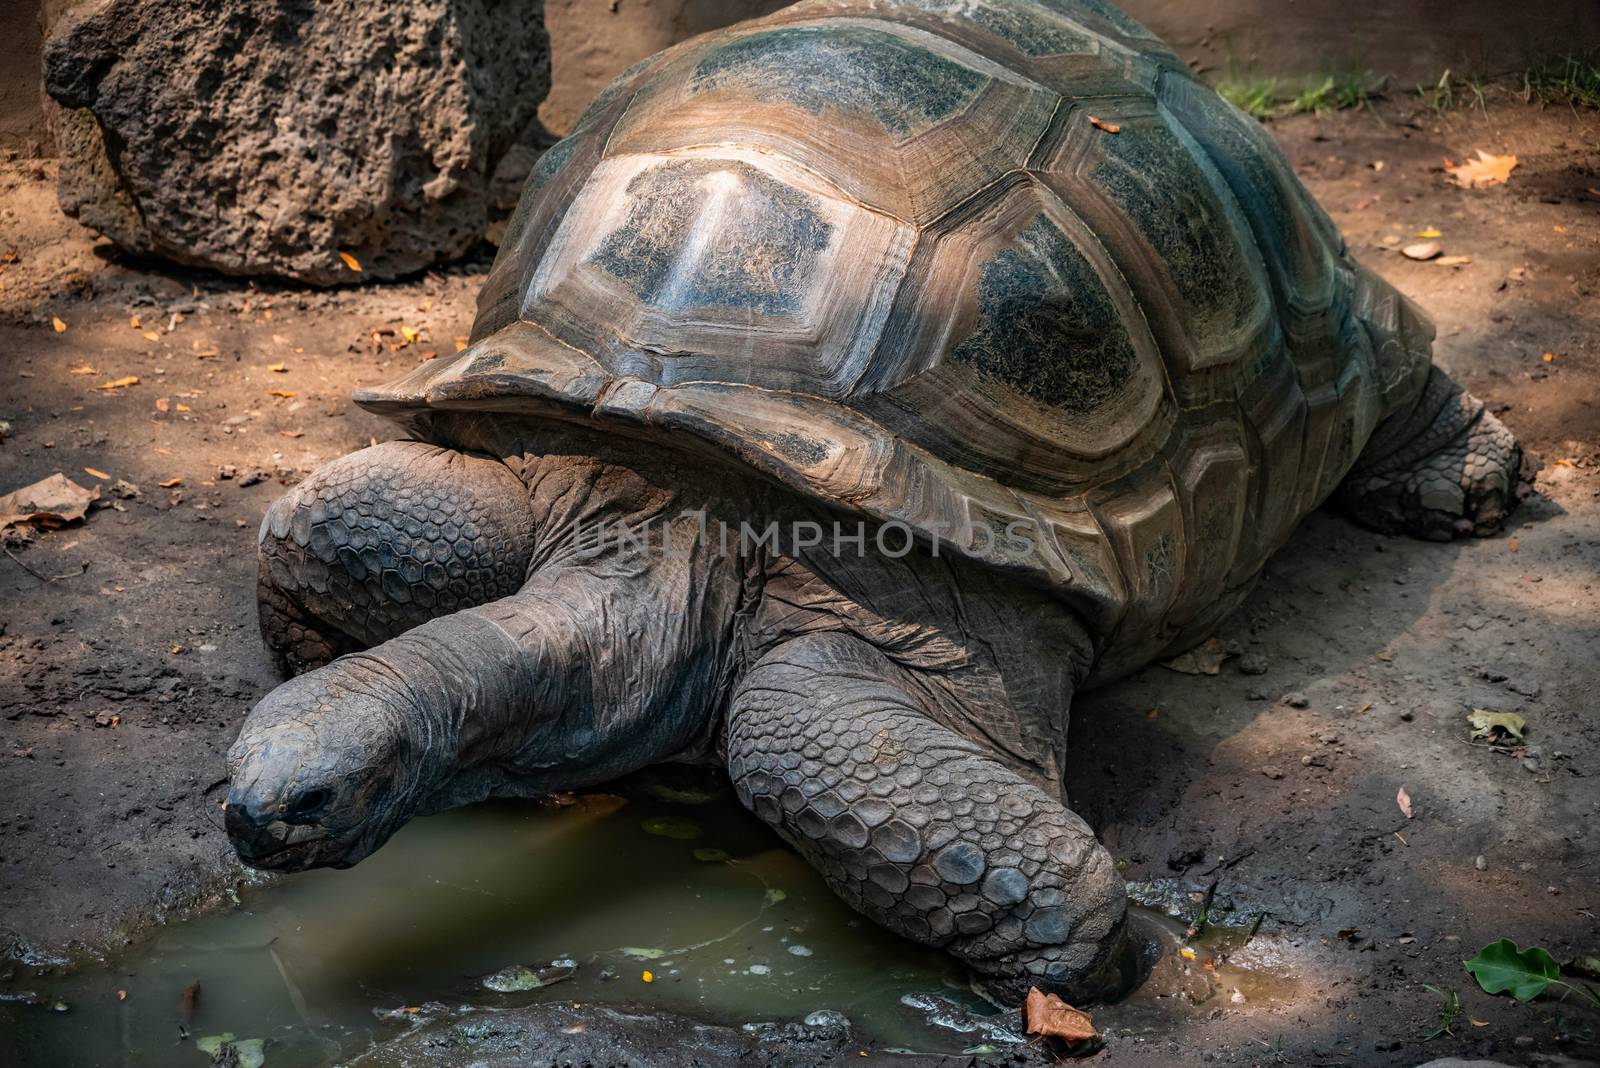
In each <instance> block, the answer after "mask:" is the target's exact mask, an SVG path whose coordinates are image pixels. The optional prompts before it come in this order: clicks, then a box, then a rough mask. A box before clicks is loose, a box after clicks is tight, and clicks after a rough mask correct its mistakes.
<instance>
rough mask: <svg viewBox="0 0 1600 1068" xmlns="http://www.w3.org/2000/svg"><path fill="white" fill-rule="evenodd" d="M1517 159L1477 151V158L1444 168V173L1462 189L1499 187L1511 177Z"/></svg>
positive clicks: (1480, 150)
mask: <svg viewBox="0 0 1600 1068" xmlns="http://www.w3.org/2000/svg"><path fill="white" fill-rule="evenodd" d="M1516 166H1517V157H1515V156H1491V155H1490V154H1489V153H1487V152H1485V151H1484V150H1483V149H1481V148H1480V149H1478V158H1477V159H1469V160H1467V161H1466V162H1465V163H1463V164H1461V165H1459V166H1455V167H1451V166H1449V165H1446V166H1445V173H1446V174H1448V175H1450V180H1451V181H1453V182H1455V183H1456V185H1459V186H1460V187H1461V188H1463V189H1479V188H1482V187H1483V186H1486V185H1500V184H1501V183H1503V182H1505V181H1506V180H1507V179H1509V178H1510V177H1511V172H1512V171H1513V170H1515V169H1516Z"/></svg>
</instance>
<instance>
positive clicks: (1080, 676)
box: [227, 0, 1520, 999]
mask: <svg viewBox="0 0 1600 1068" xmlns="http://www.w3.org/2000/svg"><path fill="white" fill-rule="evenodd" d="M1432 338H1433V329H1432V326H1431V324H1430V323H1429V321H1428V319H1427V317H1426V316H1425V315H1424V314H1423V313H1422V312H1421V311H1419V310H1418V309H1417V308H1416V307H1415V306H1414V305H1413V304H1412V303H1411V302H1410V301H1409V300H1407V299H1406V298H1404V297H1402V296H1401V295H1400V294H1398V293H1397V292H1396V291H1395V290H1394V289H1392V288H1391V287H1390V286H1389V285H1387V284H1386V283H1385V282H1383V281H1382V280H1381V279H1379V278H1378V277H1377V276H1376V275H1374V274H1373V273H1372V272H1370V271H1368V270H1367V269H1365V268H1363V267H1362V266H1361V265H1360V264H1358V263H1357V262H1356V260H1355V258H1354V257H1353V256H1352V255H1351V254H1350V252H1349V250H1348V249H1347V248H1346V247H1345V245H1344V243H1343V241H1342V240H1341V238H1340V236H1339V234H1338V232H1337V230H1336V228H1335V227H1334V226H1333V225H1332V223H1331V222H1330V221H1329V219H1328V217H1327V216H1326V215H1325V214H1324V213H1323V212H1322V211H1321V210H1320V209H1319V208H1318V206H1317V205H1316V204H1315V203H1314V202H1313V201H1312V199H1311V197H1310V196H1309V195H1308V194H1307V192H1306V191H1305V189H1304V188H1302V187H1301V185H1300V184H1299V182H1298V181H1296V179H1295V178H1294V176H1293V174H1292V173H1291V172H1290V169H1289V167H1288V166H1287V164H1286V163H1285V161H1284V158H1283V156H1282V155H1281V154H1280V153H1279V151H1278V150H1277V148H1276V147H1275V146H1274V144H1273V142H1272V139H1271V137H1270V136H1269V135H1268V133H1267V132H1266V131H1265V130H1264V129H1263V128H1262V127H1261V126H1260V125H1258V124H1257V123H1256V122H1254V121H1252V120H1251V119H1249V118H1247V117H1246V116H1245V115H1243V114H1242V113H1240V112H1239V111H1237V110H1236V109H1235V108H1233V107H1232V106H1230V105H1229V104H1227V103H1225V102H1224V101H1223V100H1222V99H1221V98H1220V97H1218V95H1217V94H1216V93H1215V92H1213V91H1212V90H1211V89H1209V88H1207V87H1206V86H1205V85H1204V84H1202V83H1201V82H1200V81H1198V80H1196V78H1195V77H1194V76H1193V75H1192V74H1191V72H1190V71H1189V70H1188V69H1187V68H1186V67H1185V66H1184V64H1183V63H1182V62H1181V61H1180V60H1179V59H1178V58H1177V57H1176V56H1174V55H1173V54H1172V53H1171V52H1170V51H1169V50H1168V49H1167V48H1165V47H1164V46H1163V45H1162V44H1161V43H1160V42H1159V41H1158V40H1156V39H1155V38H1154V37H1152V36H1151V35H1150V34H1149V33H1148V32H1147V31H1146V30H1144V29H1143V28H1142V27H1140V26H1139V25H1138V24H1137V23H1135V22H1134V21H1132V20H1131V19H1129V18H1128V17H1127V16H1125V15H1123V14H1122V13H1120V12H1119V11H1117V10H1116V9H1115V8H1113V7H1112V6H1110V5H1109V4H1108V3H1106V2H1104V0H1037V2H1035V0H808V2H805V3H800V4H796V5H795V6H793V7H790V8H787V9H785V10H782V11H780V12H778V13H776V14H774V15H772V16H770V17H768V18H764V19H761V20H758V21H753V22H747V23H743V24H741V25H737V26H734V27H732V28H729V29H726V30H722V31H719V32H716V33H711V34H707V35H705V36H702V37H698V38H695V39H693V40H691V41H688V42H685V43H683V44H680V45H677V46H676V47H673V48H670V49H668V50H667V51H665V52H662V53H660V54H659V55H657V56H655V57H653V58H651V59H648V60H646V61H644V62H642V63H640V64H638V65H637V66H636V67H634V68H632V69H631V70H629V71H627V72H625V73H624V74H623V75H622V76H621V77H619V78H618V79H617V80H616V81H615V82H614V83H613V84H612V85H611V86H610V87H609V88H607V89H606V90H605V91H604V92H603V93H602V94H601V96H600V97H599V98H598V99H597V100H596V101H595V102H594V104H593V106H592V107H590V108H589V110H588V112H587V113H586V114H585V115H584V116H583V118H582V120H581V121H580V122H579V124H578V126H577V128H576V130H575V131H574V132H573V133H572V135H571V136H570V137H568V138H567V139H565V140H564V141H561V142H560V143H559V144H557V145H556V146H555V147H553V148H551V149H550V150H549V151H548V152H546V153H545V154H544V156H543V157H542V158H541V159H540V160H539V162H538V164H537V167H536V168H535V171H534V173H533V175H532V177H531V178H530V181H529V185H528V188H527V190H526V192H525V193H524V194H523V197H522V201H521V205H520V207H519V208H518V209H517V212H516V215H515V217H514V219H513V220H512V223H511V225H510V227H509V230H508V232H507V234H506V237H505V240H504V243H503V247H502V248H501V251H500V255H499V258H498V260H497V261H496V263H495V266H494V268H493V271H492V272H491V274H490V275H489V278H488V281H487V283H486V284H485V286H484V290H483V293H482V296H481V298H480V302H479V310H478V315H477V320H476V324H475V326H474V329H473V333H472V337H471V344H470V345H469V346H468V347H467V348H465V350H464V351H461V352H459V353H457V354H456V355H455V356H454V358H451V359H441V360H436V361H433V362H428V363H424V364H421V365H419V366H418V367H417V368H416V370H414V371H413V372H412V373H410V374H407V375H405V376H404V377H402V378H400V379H399V380H398V381H396V382H394V383H392V384H390V385H387V386H383V387H380V388H373V389H364V390H361V391H359V392H358V393H357V394H356V401H357V402H358V403H359V404H361V405H362V406H364V407H366V408H368V409H371V410H372V411H375V412H380V413H383V414H384V415H387V416H390V417H392V418H393V419H394V420H396V421H397V422H398V423H399V424H400V425H401V426H402V427H404V428H405V430H406V431H407V432H408V435H409V436H408V438H407V439H406V440H397V441H390V442H386V443H384V444H380V445H376V446H375V447H373V448H369V449H364V450H362V451H360V452H357V453H354V454H352V455H350V456H347V457H344V458H343V459H339V460H336V461H334V462H332V463H330V464H328V465H326V466H324V467H322V468H321V469H319V470H318V471H317V472H315V473H314V474H312V475H311V476H310V477H309V478H308V479H307V480H306V481H304V482H303V483H301V484H300V485H299V486H297V487H295V488H294V489H293V490H292V491H291V492H290V493H289V494H288V495H287V496H285V497H284V498H283V499H281V500H279V501H278V502H277V503H276V504H274V505H273V506H272V508H271V510H270V511H269V513H268V514H267V517H266V519H265V522H264V523H263V524H262V527H261V536H260V561H261V569H260V597H259V600H260V613H261V625H262V630H263V633H264V634H265V637H266V641H267V643H268V645H269V646H270V647H271V649H272V650H273V652H274V653H275V654H276V656H277V657H278V659H279V660H280V662H281V664H282V666H283V667H284V668H285V669H287V670H290V671H293V672H297V673H299V674H297V675H296V676H295V677H294V678H292V679H290V680H289V681H287V682H285V683H284V684H283V685H281V686H280V687H278V688H277V689H276V690H275V691H273V692H272V693H271V694H270V695H268V696H267V697H266V699H265V700H263V701H262V702H261V703H260V704H259V705H258V706H257V707H256V708H255V710H254V711H253V712H251V714H250V715H249V717H248V719H247V720H246V722H245V724H244V727H243V730H242V732H241V734H240V736H239V740H238V742H237V743H236V744H235V745H234V747H233V749H232V751H231V753H230V755H229V764H230V768H231V772H232V789H231V792H230V794H229V797H228V804H227V826H228V829H229V832H230V834H231V836H232V840H233V842H234V843H235V845H236V847H237V849H238V852H239V854H240V855H241V856H242V857H243V858H244V859H245V860H246V861H248V862H249V863H251V864H253V865H256V866H258V867H263V868H274V869H294V868H305V867H311V866H317V865H332V866H346V865H350V864H354V863H356V862H357V861H359V860H361V859H362V858H363V857H365V856H367V855H368V854H369V853H371V852H372V851H373V850H374V849H377V848H378V846H379V845H381V844H382V843H383V842H384V840H385V839H387V838H388V837H389V836H390V835H391V834H393V833H394V831H395V830H396V828H398V827H400V826H401V825H402V824H403V823H405V822H406V820H408V819H410V818H411V817H412V816H415V815H418V814H420V813H428V812H437V811H439V810H441V809H446V808H450V807H452V806H457V805H464V804H468V803H470V802H474V801H478V800H480V799H483V798H488V797H497V796H502V797H503V796H515V797H527V796H534V795H539V794H543V793H546V792H548V791H557V790H567V789H574V788H581V787H587V786H591V785H593V784H597V783H602V782H605V781H607V780H612V779H615V778H616V777H618V776H620V775H623V774H625V773H628V772H630V771H633V770H635V769H639V768H641V767H643V766H646V765H650V764H655V763H660V762H669V761H676V762H713V763H724V762H725V764H726V768H727V771H728V773H729V775H730V776H731V778H732V781H733V784H734V787H735V789H736V791H737V794H738V796H739V798H740V800H741V801H742V802H743V803H744V804H746V805H747V806H749V807H750V808H751V809H752V810H753V811H754V812H755V813H756V814H757V815H758V816H759V817H760V818H761V819H763V820H764V821H766V822H767V823H769V824H770V825H771V826H772V827H773V828H774V829H775V830H776V831H777V833H778V834H780V835H781V836H782V837H783V838H784V839H786V840H787V841H788V842H789V843H791V844H792V845H793V846H794V848H796V849H797V850H799V851H800V852H801V853H802V854H803V855H804V856H805V857H806V858H807V859H808V860H809V861H810V862H811V863H812V864H814V865H815V866H816V867H817V868H818V869H820V871H821V872H822V874H823V875H824V876H825V878H826V879H827V881H828V883H829V885H830V886H832V887H833V889H834V890H835V891H837V892H838V893H839V895H840V896H842V897H843V898H844V899H845V900H846V901H848V902H849V903H850V904H851V905H852V906H854V907H855V908H856V909H858V910H860V911H861V912H862V913H864V914H865V915H867V916H868V917H870V918H871V919H873V920H874V921H876V922H877V923H880V924H882V925H883V926H885V927H887V928H889V929H891V930H893V931H895V932H897V933H899V934H901V935H903V936H904V937H906V938H909V939H912V940H914V941H917V942H920V943H923V944H926V945H931V946H938V947H942V948H943V949H945V950H947V951H948V952H950V953H952V954H954V955H955V956H956V957H957V958H959V959H960V960H962V961H964V962H966V964H967V965H969V966H970V968H971V970H972V972H973V974H974V978H975V981H976V982H977V983H978V984H979V986H980V988H981V989H983V990H985V991H987V992H988V993H990V994H991V996H993V997H995V998H997V999H1016V998H1019V997H1020V996H1021V995H1022V994H1023V993H1024V992H1026V990H1027V989H1028V988H1029V987H1030V986H1035V985H1036V986H1039V987H1041V988H1045V989H1047V990H1053V991H1057V992H1060V993H1062V994H1063V995H1065V996H1067V997H1069V998H1073V999H1083V998H1091V997H1095V996H1103V995H1105V994H1107V993H1108V992H1110V991H1113V990H1115V989H1116V987H1117V986H1118V985H1119V984H1120V983H1122V982H1123V981H1124V979H1125V973H1126V961H1127V952H1126V947H1127V945H1128V943H1129V941H1130V939H1129V938H1128V935H1127V932H1126V917H1125V900H1124V891H1123V886H1122V883H1121V881H1120V879H1119V877H1118V874H1117V870H1116V867H1115V865H1114V864H1113V862H1112V859H1111V857H1110V855H1109V854H1108V853H1107V852H1106V850H1105V849H1104V847H1102V846H1101V845H1100V844H1099V843H1098V842H1097V841H1096V839H1095V836H1094V834H1093V832H1092V831H1091V830H1090V829H1089V827H1088V826H1086V825H1085V824H1084V822H1083V821H1082V820H1081V819H1079V818H1078V817H1077V816H1076V815H1074V814H1073V813H1072V812H1071V811H1069V810H1068V808H1067V807H1066V804H1065V796H1066V795H1065V793H1064V787H1063V782H1062V772H1063V766H1064V760H1063V757H1064V752H1065V749H1066V746H1067V743H1068V731H1067V721H1068V707H1069V705H1070V703H1071V700H1072V696H1073V694H1074V693H1076V692H1078V691H1079V690H1082V689H1085V688H1087V687H1090V686H1094V685H1097V684H1099V683H1103V682H1106V681H1107V680H1110V679H1114V678H1116V677H1118V676H1120V675H1123V674H1125V673H1127V672H1128V671H1130V670H1132V669H1134V668H1136V667H1138V666H1140V665H1142V664H1145V663H1147V662H1149V661H1151V660H1152V659H1153V658H1157V657H1161V656H1164V655H1171V654H1173V653H1175V652H1177V651H1180V650H1183V649H1185V648H1187V647H1189V646H1191V645H1193V644H1194V643H1196V642H1197V641H1199V640H1201V639H1202V638H1204V637H1205V635H1206V634H1207V633H1208V632H1209V631H1210V630H1211V629H1212V628H1213V627H1214V626H1215V625H1216V624H1217V622H1218V621H1219V620H1220V619H1222V617H1224V616H1225V615H1227V613H1228V612H1230V611H1231V610H1232V609H1233V608H1234V607H1235V606H1236V605H1238V604H1239V602H1240V599H1241V598H1242V597H1243V596H1244V595H1245V593H1246V592H1247V591H1248V590H1249V589H1250V586H1251V583H1252V581H1253V580H1254V579H1255V576H1256V575H1257V574H1258V572H1259V571H1260V570H1261V567H1262V565H1263V562H1264V561H1265V560H1266V559H1267V557H1268V556H1269V555H1270V554H1271V553H1272V552H1273V551H1274V550H1275V549H1277V548H1278V547H1279V546H1281V545H1282V544H1283V543H1284V541H1285V539H1286V538H1287V537H1288V536H1289V534H1290V532H1291V531H1292V530H1293V529H1294V527H1295V524H1296V523H1297V522H1298V521H1299V520H1300V518H1301V517H1302V516H1304V515H1305V514H1306V513H1307V512H1308V511H1310V510H1311V509H1313V508H1316V507H1318V506H1319V505H1320V504H1322V503H1323V502H1324V501H1327V500H1330V499H1331V500H1332V501H1334V502H1336V503H1337V505H1338V506H1339V507H1341V508H1343V509H1344V510H1345V511H1347V512H1348V513H1349V514H1350V516H1351V517H1352V518H1354V519H1355V520H1356V521H1357V522H1361V523H1364V524H1367V525H1369V526H1372V527H1376V528H1378V529H1380V530H1384V531H1394V532H1399V531H1404V532H1409V533H1412V534H1416V535H1420V536H1423V537H1427V538H1436V539H1449V538H1452V537H1455V536H1457V535H1466V534H1472V533H1478V534H1482V533H1487V532H1490V531H1492V530H1494V529H1495V528H1496V527H1497V526H1498V525H1499V524H1500V523H1501V521H1502V519H1503V518H1504V517H1505V515H1506V513H1507V512H1508V511H1509V510H1510V509H1511V508H1512V507H1513V506H1514V504H1515V501H1516V489H1517V471H1518V468H1519V465H1520V452H1519V450H1518V448H1517V445H1516V443H1515V441H1514V440H1513V439H1512V437H1511V435H1510V434H1509V433H1508V432H1507V431H1506V429H1505V428H1504V427H1503V426H1502V425H1501V424H1500V422H1499V421H1498V420H1496V419H1495V418H1494V417H1493V416H1492V415H1491V414H1488V413H1487V412H1485V411H1484V408H1483V405H1482V404H1481V403H1480V402H1479V401H1477V400H1475V399H1474V398H1472V397H1471V396H1470V395H1468V394H1466V393H1464V392H1462V390H1461V389H1460V388H1459V387H1458V386H1456V385H1455V384H1454V383H1452V382H1451V380H1450V379H1449V378H1448V377H1446V375H1445V374H1444V373H1443V372H1441V371H1440V370H1439V369H1438V368H1436V367H1434V366H1433V365H1432V363H1431V362H1430V348H1431V342H1432Z"/></svg>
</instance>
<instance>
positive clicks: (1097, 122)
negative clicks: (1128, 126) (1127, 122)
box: [1089, 115, 1122, 134]
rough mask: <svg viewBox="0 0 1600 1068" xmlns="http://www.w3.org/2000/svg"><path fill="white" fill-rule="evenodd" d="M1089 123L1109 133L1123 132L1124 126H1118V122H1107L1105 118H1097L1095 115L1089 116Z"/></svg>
mask: <svg viewBox="0 0 1600 1068" xmlns="http://www.w3.org/2000/svg"><path fill="white" fill-rule="evenodd" d="M1089 125H1090V126H1093V127H1094V128H1095V129H1097V130H1104V131H1105V132H1106V133H1108V134H1114V133H1121V132H1122V127H1121V126H1118V125H1117V124H1116V123H1114V122H1106V121H1105V120H1104V119H1100V118H1096V117H1095V116H1093V115H1090V116H1089Z"/></svg>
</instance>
